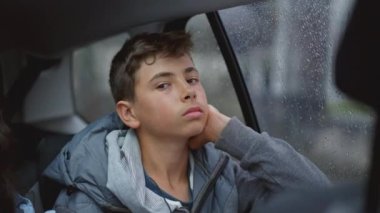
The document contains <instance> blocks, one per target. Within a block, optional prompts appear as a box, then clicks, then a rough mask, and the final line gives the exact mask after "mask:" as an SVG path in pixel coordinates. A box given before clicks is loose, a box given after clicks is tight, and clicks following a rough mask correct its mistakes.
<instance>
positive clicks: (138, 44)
mask: <svg viewBox="0 0 380 213" xmlns="http://www.w3.org/2000/svg"><path fill="white" fill-rule="evenodd" d="M191 46H192V43H191V40H190V36H189V35H188V34H186V33H183V32H182V33H181V32H177V33H161V34H158V33H154V34H142V35H138V36H136V37H134V38H132V39H130V40H129V41H127V42H126V43H125V44H124V45H123V47H122V48H121V50H120V51H119V52H118V53H117V54H116V56H115V57H114V59H113V61H112V66H111V71H110V80H109V81H110V86H111V90H112V94H113V97H114V99H115V102H116V112H117V115H116V114H115V113H114V114H111V115H109V116H106V117H104V118H102V119H100V120H98V121H97V122H95V123H93V124H91V125H89V126H88V127H87V128H86V129H85V130H83V131H81V132H80V133H78V134H77V135H76V136H75V137H74V138H73V139H72V141H71V142H70V143H69V144H68V145H67V146H65V147H64V148H63V150H62V151H61V154H60V155H59V156H58V157H57V159H56V160H55V161H54V162H53V163H52V164H51V165H50V166H49V168H48V169H47V170H46V171H45V175H46V176H48V177H50V178H53V179H55V180H57V181H59V182H60V183H62V184H64V185H65V186H67V188H66V189H64V190H63V191H62V192H61V193H60V195H59V197H58V199H57V201H56V205H55V209H56V210H57V211H58V212H60V211H74V212H102V211H118V212H128V211H132V212H174V211H184V212H186V211H192V212H246V211H249V210H250V209H251V207H252V205H253V204H254V202H255V201H257V200H263V199H267V198H269V197H270V196H271V195H272V194H273V193H276V192H278V191H281V190H283V189H285V188H296V187H300V186H324V185H327V184H328V179H327V178H326V176H325V175H324V174H323V173H322V172H320V171H319V169H318V168H317V167H316V166H314V165H313V164H312V163H311V162H309V161H308V160H307V159H305V158H304V157H303V156H301V155H300V154H298V153H297V152H296V151H295V150H294V149H293V148H291V147H290V146H289V145H288V144H287V143H285V142H283V141H280V140H277V139H273V138H271V137H269V136H268V135H267V134H265V133H264V134H259V133H257V132H254V131H253V130H251V129H250V128H248V127H246V126H244V125H243V124H242V123H241V122H239V121H238V120H237V119H236V118H232V119H231V118H229V117H227V116H225V115H223V114H222V113H220V112H218V111H217V110H216V109H215V108H214V107H212V106H209V105H208V103H207V98H206V95H205V92H204V90H203V87H202V84H201V82H200V77H199V73H198V71H197V70H196V68H195V67H194V64H193V62H192V59H191V57H190V54H189V52H190V49H191ZM210 141H211V142H210ZM207 142H210V143H207ZM226 153H228V154H226ZM230 155H231V156H233V157H235V158H236V159H237V160H239V161H234V160H231V159H230V157H229V156H230Z"/></svg>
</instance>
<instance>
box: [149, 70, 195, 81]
mask: <svg viewBox="0 0 380 213" xmlns="http://www.w3.org/2000/svg"><path fill="white" fill-rule="evenodd" d="M184 72H185V73H186V74H187V73H191V72H198V70H196V69H195V68H194V67H188V68H186V69H185V70H184ZM173 75H174V74H173V73H171V72H160V73H157V74H155V75H154V76H153V77H152V78H151V79H150V80H149V82H152V81H154V80H155V79H157V78H162V77H170V76H173Z"/></svg>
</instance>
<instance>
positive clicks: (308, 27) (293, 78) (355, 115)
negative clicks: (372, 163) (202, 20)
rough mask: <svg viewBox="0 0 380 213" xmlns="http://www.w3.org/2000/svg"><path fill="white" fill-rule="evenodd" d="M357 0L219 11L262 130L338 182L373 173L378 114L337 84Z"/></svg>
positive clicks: (281, 2) (306, 0) (282, 1)
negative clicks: (339, 53)
mask: <svg viewBox="0 0 380 213" xmlns="http://www.w3.org/2000/svg"><path fill="white" fill-rule="evenodd" d="M353 3H354V1H353V0H339V1H338V0H336V1H314V0H298V1H290V0H270V1H258V2H255V3H253V4H250V5H245V6H239V7H235V8H230V9H226V10H222V11H220V12H219V15H220V17H221V20H222V22H223V24H224V26H225V29H226V32H227V34H228V37H229V40H230V42H231V44H232V46H233V49H234V51H235V52H236V54H237V58H238V61H239V64H240V66H241V68H242V72H243V75H244V78H245V82H246V84H247V87H248V89H249V92H250V96H251V99H252V102H253V105H254V108H255V112H256V114H257V119H258V122H259V125H260V128H261V130H263V131H266V132H269V134H271V135H272V136H275V137H278V138H282V139H285V140H286V141H288V142H289V143H290V144H292V145H293V146H294V147H295V149H296V150H298V151H300V152H301V153H303V154H304V155H306V156H307V157H308V158H310V159H311V160H312V161H313V162H315V163H316V164H317V166H319V167H320V168H321V169H322V170H323V171H324V172H325V173H326V174H327V175H328V176H329V177H330V178H331V179H332V180H333V181H338V180H339V181H340V180H357V179H362V178H365V177H366V176H367V168H368V164H369V156H370V155H369V151H370V142H371V136H372V135H371V130H372V128H373V124H374V115H375V114H374V112H372V111H371V110H370V109H369V108H368V107H366V106H364V105H362V104H360V103H357V102H355V101H353V100H351V99H349V98H348V97H346V96H345V95H344V94H342V93H341V92H340V91H338V89H337V88H336V87H335V84H334V76H333V73H334V72H333V71H334V57H335V53H336V50H337V47H338V43H339V39H340V37H341V35H342V32H343V30H344V27H345V24H346V22H347V19H348V18H349V15H350V9H351V8H352V6H353Z"/></svg>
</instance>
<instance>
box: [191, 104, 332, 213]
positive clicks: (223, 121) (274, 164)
mask: <svg viewBox="0 0 380 213" xmlns="http://www.w3.org/2000/svg"><path fill="white" fill-rule="evenodd" d="M205 141H213V142H214V143H215V147H216V148H217V149H220V150H222V151H225V152H227V153H229V154H230V155H231V156H233V157H235V158H236V159H238V160H239V165H240V166H239V167H238V168H236V184H237V188H238V192H239V206H240V207H242V208H243V209H246V208H249V207H247V206H248V205H250V204H252V200H256V199H264V198H267V197H268V196H270V195H271V194H273V193H274V192H277V191H280V190H283V189H286V188H300V187H313V186H326V185H328V184H329V180H328V179H327V177H326V176H325V175H324V174H323V173H322V172H321V171H320V170H319V169H318V168H317V167H316V166H315V165H314V164H313V163H311V162H310V161H309V160H308V159H306V158H305V157H304V156H302V155H301V154H299V153H298V152H296V151H295V150H294V149H293V148H292V147H291V146H290V145H289V144H287V143H286V142H285V141H282V140H279V139H275V138H272V137H270V136H269V135H268V134H266V133H262V134H259V133H257V132H255V131H254V130H252V129H250V128H249V127H247V126H245V125H244V124H242V123H241V122H240V121H239V120H237V119H235V118H233V119H230V118H228V117H227V116H225V115H223V114H221V113H220V112H218V111H217V110H216V109H215V108H213V107H210V110H209V114H208V121H207V123H206V126H205V129H204V132H203V133H202V134H201V135H199V136H196V137H195V138H193V139H192V140H191V145H190V146H191V147H192V148H198V147H200V146H201V145H203V143H204V142H205Z"/></svg>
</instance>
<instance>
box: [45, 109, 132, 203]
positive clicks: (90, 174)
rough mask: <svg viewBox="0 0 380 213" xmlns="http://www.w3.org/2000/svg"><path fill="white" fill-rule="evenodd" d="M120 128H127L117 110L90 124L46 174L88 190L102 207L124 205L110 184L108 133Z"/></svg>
mask: <svg viewBox="0 0 380 213" xmlns="http://www.w3.org/2000/svg"><path fill="white" fill-rule="evenodd" d="M116 129H126V128H125V125H124V124H123V123H122V122H121V120H120V119H119V117H118V116H117V114H116V113H111V114H109V115H107V116H105V117H103V118H101V119H99V120H97V121H95V122H94V123H92V124H90V125H88V126H87V127H86V128H85V129H83V130H82V131H81V132H79V133H78V134H76V135H75V136H74V137H73V138H72V139H71V141H70V142H69V143H67V144H66V145H65V146H64V147H63V148H62V150H61V152H60V153H59V154H58V156H57V157H56V159H55V160H54V161H53V162H52V163H51V164H50V165H49V166H48V167H47V169H46V170H45V171H44V173H43V175H44V176H46V177H48V178H51V179H53V180H55V181H57V182H59V183H61V184H63V185H66V186H73V187H75V188H77V189H78V190H80V191H83V192H85V193H86V194H87V195H88V196H89V197H91V198H92V199H93V200H94V201H96V202H97V203H98V204H100V205H101V206H104V207H122V205H121V203H120V201H119V200H118V199H117V198H116V197H115V196H114V195H113V194H112V192H110V191H109V190H108V189H107V187H106V184H107V165H108V158H107V150H106V146H105V142H106V136H107V135H108V133H109V132H111V131H112V130H116Z"/></svg>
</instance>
